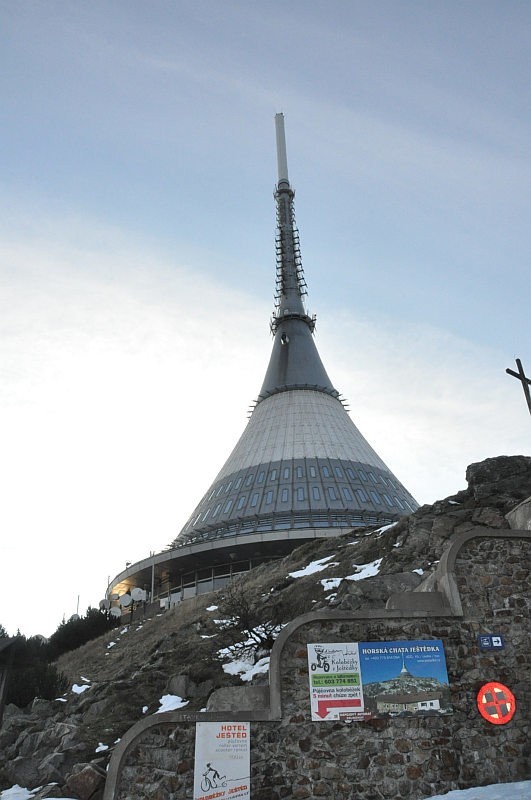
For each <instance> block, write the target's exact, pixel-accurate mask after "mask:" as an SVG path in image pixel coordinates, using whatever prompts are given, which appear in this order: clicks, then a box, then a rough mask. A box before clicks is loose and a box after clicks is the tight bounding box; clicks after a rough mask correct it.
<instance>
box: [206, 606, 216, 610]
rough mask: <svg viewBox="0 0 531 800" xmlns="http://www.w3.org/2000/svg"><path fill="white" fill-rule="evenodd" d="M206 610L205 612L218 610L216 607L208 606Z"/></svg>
mask: <svg viewBox="0 0 531 800" xmlns="http://www.w3.org/2000/svg"><path fill="white" fill-rule="evenodd" d="M206 610H207V611H217V610H218V606H208V607H207V609H206Z"/></svg>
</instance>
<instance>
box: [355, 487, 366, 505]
mask: <svg viewBox="0 0 531 800" xmlns="http://www.w3.org/2000/svg"><path fill="white" fill-rule="evenodd" d="M356 494H357V495H358V497H359V499H360V500H361V502H362V503H366V502H367V500H368V497H367V495H366V494H365V492H364V491H363V489H356Z"/></svg>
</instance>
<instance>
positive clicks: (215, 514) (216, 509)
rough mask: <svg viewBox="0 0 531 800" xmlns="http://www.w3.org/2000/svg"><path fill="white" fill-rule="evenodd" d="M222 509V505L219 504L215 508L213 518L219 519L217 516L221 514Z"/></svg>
mask: <svg viewBox="0 0 531 800" xmlns="http://www.w3.org/2000/svg"><path fill="white" fill-rule="evenodd" d="M220 508H221V503H218V504H217V506H216V507H215V509H214V511H213V512H212V516H213V517H217V515H218V514H219V510H220Z"/></svg>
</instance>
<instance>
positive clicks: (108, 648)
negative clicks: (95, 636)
mask: <svg viewBox="0 0 531 800" xmlns="http://www.w3.org/2000/svg"><path fill="white" fill-rule="evenodd" d="M115 644H116V642H109V644H108V645H107V650H110V649H111V647H114V645H115Z"/></svg>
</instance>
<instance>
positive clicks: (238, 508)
mask: <svg viewBox="0 0 531 800" xmlns="http://www.w3.org/2000/svg"><path fill="white" fill-rule="evenodd" d="M246 500H247V495H245V494H242V496H241V497H240V499H239V500H238V505H237V506H236V511H241V509H242V508H243V507H244V505H245V501H246Z"/></svg>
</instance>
